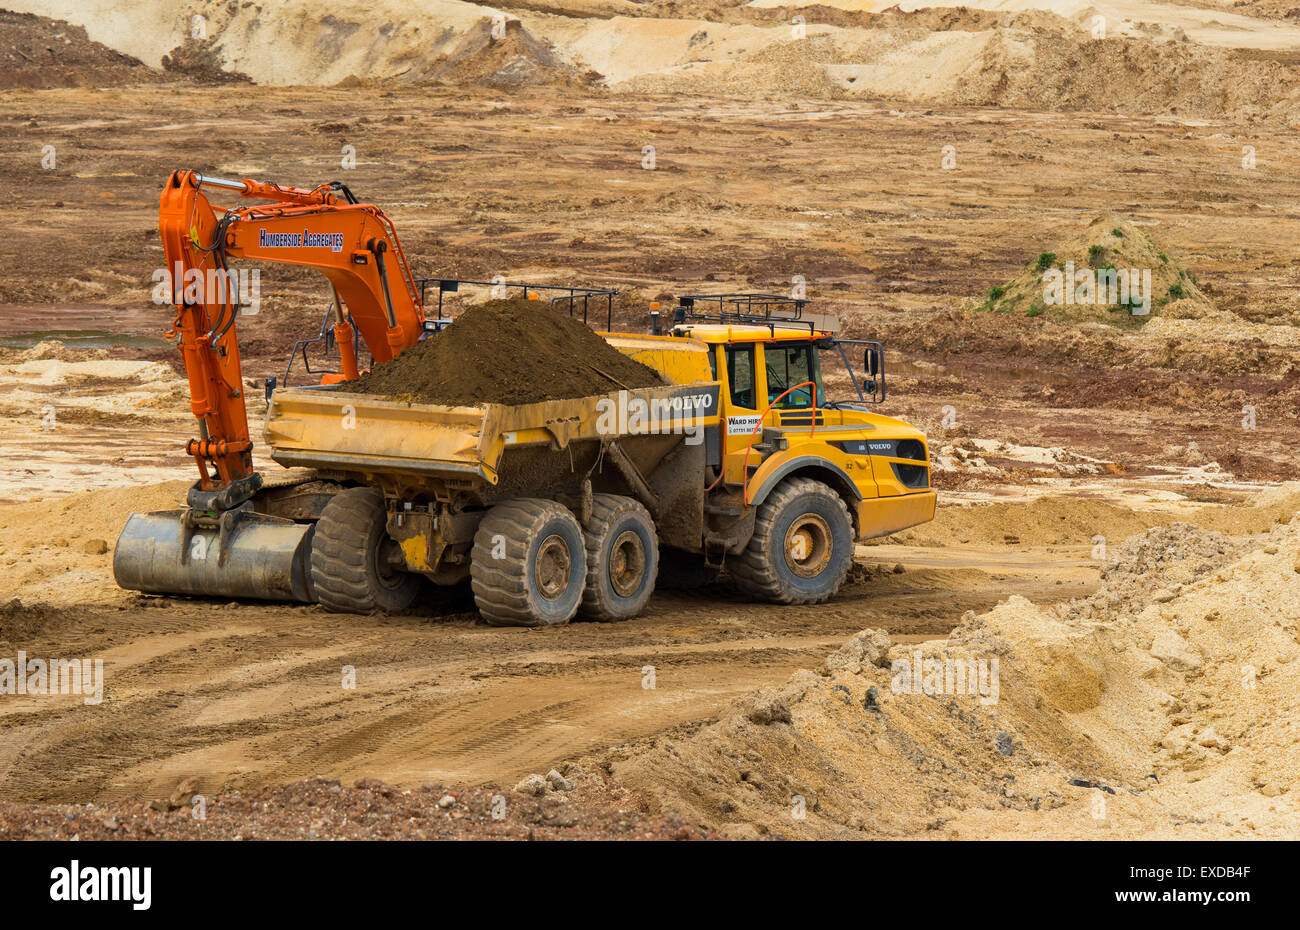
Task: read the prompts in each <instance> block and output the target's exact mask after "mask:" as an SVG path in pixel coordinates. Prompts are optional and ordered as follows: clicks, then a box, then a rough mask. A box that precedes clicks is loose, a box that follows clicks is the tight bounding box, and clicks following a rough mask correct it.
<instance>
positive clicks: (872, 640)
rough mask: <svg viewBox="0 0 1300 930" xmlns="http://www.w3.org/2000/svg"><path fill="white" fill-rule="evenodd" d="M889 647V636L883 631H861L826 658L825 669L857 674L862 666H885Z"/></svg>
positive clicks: (887, 661)
mask: <svg viewBox="0 0 1300 930" xmlns="http://www.w3.org/2000/svg"><path fill="white" fill-rule="evenodd" d="M889 645H890V644H889V634H888V633H886V632H885V631H884V630H863V631H862V632H860V633H856V634H854V636H853V638H852V639H850V640H849V641H848V642H847V643H845V644H844V645H843V646H841V647H840V648H839V649H837V650H835V651H834V652H832V653H831V654H830V655H828V656H827V657H826V668H827V669H828V670H829V671H832V672H834V671H837V670H839V669H844V670H845V671H848V672H858V671H860V670H861V669H862V667H863V666H864V665H866V666H873V665H874V666H880V667H884V666H887V665H888V664H889Z"/></svg>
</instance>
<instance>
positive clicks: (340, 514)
mask: <svg viewBox="0 0 1300 930" xmlns="http://www.w3.org/2000/svg"><path fill="white" fill-rule="evenodd" d="M399 553H400V550H399V549H398V546H397V542H396V541H395V540H394V539H393V538H392V537H391V536H389V535H388V511H387V510H386V509H385V508H384V493H383V492H382V491H380V490H379V489H378V488H348V489H347V490H345V491H339V492H338V493H337V494H335V495H334V496H333V497H331V498H330V501H329V503H328V504H326V505H325V509H324V510H322V511H321V515H320V519H319V520H317V521H316V534H315V536H314V537H313V538H312V544H311V581H312V586H313V587H314V588H315V591H316V600H318V601H319V602H320V604H321V606H323V607H324V608H325V609H326V610H330V611H334V612H335V613H351V614H368V613H374V612H376V611H382V612H383V613H397V612H400V611H403V610H406V609H407V608H409V607H410V606H411V605H412V604H414V603H415V599H416V598H417V597H418V596H419V594H420V585H421V578H420V576H419V575H413V574H411V573H410V572H405V571H402V570H401V569H399V568H397V567H395V563H396V561H397V558H396V556H397V555H399Z"/></svg>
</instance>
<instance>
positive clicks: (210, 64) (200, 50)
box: [162, 37, 253, 84]
mask: <svg viewBox="0 0 1300 930" xmlns="http://www.w3.org/2000/svg"><path fill="white" fill-rule="evenodd" d="M162 67H163V70H164V71H167V72H169V73H171V74H176V75H179V76H181V77H187V78H190V79H191V80H194V81H197V82H198V83H200V84H251V83H253V79H252V78H251V77H249V76H248V75H247V74H243V73H242V72H239V71H227V70H226V68H225V65H223V64H222V59H221V43H220V42H218V41H217V40H216V39H207V40H200V39H195V38H193V37H190V38H187V39H186V40H185V42H184V44H182V45H178V46H176V47H175V48H174V49H172V50H171V53H170V54H168V55H164V56H163V57H162Z"/></svg>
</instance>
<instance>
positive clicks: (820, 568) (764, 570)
mask: <svg viewBox="0 0 1300 930" xmlns="http://www.w3.org/2000/svg"><path fill="white" fill-rule="evenodd" d="M852 562H853V523H852V521H851V520H850V519H849V510H848V508H847V507H845V506H844V501H842V500H840V496H839V495H838V494H836V493H835V492H834V491H833V490H831V489H830V488H829V487H827V486H826V485H824V484H822V483H821V482H820V481H814V480H812V479H811V478H791V479H790V480H789V481H786V482H784V483H783V484H781V486H780V487H778V488H777V489H776V490H775V491H773V492H772V494H771V495H770V496H769V497H768V498H767V500H765V501H763V503H762V504H760V505H759V507H758V513H757V514H756V516H755V518H754V535H753V537H752V538H751V539H750V540H749V545H747V546H746V547H745V551H744V552H743V553H741V555H740V557H739V558H738V559H736V560H735V561H733V562H730V563H728V567H729V568H730V569H731V575H732V577H733V578H734V579H735V580H736V584H737V585H738V586H739V587H740V589H741V590H742V591H744V592H745V593H746V594H748V595H750V596H751V597H756V598H760V599H762V600H765V601H775V602H777V603H779V604H819V603H821V602H822V601H825V600H828V599H829V598H831V597H834V595H835V593H836V592H837V591H839V589H840V585H842V584H843V583H844V578H845V576H847V575H848V572H849V566H850V565H851V564H852Z"/></svg>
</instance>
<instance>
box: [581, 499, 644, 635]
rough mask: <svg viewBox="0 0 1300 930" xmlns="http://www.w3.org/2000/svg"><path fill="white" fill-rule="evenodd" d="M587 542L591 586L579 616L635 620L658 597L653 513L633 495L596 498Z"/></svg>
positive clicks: (587, 527)
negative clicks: (631, 496) (647, 604)
mask: <svg viewBox="0 0 1300 930" xmlns="http://www.w3.org/2000/svg"><path fill="white" fill-rule="evenodd" d="M582 529H583V534H584V535H585V537H586V540H587V584H586V587H585V588H584V590H583V592H582V607H581V609H580V610H579V613H580V614H581V615H582V616H584V617H587V618H589V619H592V620H630V619H631V618H633V617H635V616H636V615H637V614H639V613H640V612H641V611H642V610H643V609H644V608H645V605H646V602H647V601H649V600H650V595H651V594H653V593H654V589H655V578H656V577H657V576H658V574H659V538H658V536H657V535H656V533H655V524H654V521H653V520H652V519H650V513H649V511H647V510H646V509H645V508H644V507H642V506H641V505H640V504H639V503H637V502H636V501H634V500H633V499H632V498H630V497H620V496H619V495H617V494H593V495H592V497H591V519H590V520H588V521H587V522H586V523H585V524H584V525H583V528H582Z"/></svg>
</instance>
